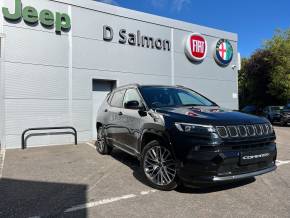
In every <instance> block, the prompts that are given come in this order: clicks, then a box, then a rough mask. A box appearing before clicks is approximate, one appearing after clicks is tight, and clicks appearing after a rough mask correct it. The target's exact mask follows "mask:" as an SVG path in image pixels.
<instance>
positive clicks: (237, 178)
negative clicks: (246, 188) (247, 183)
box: [213, 165, 277, 182]
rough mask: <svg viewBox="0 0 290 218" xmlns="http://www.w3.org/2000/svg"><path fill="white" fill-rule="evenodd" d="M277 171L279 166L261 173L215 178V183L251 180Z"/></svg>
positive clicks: (260, 171)
mask: <svg viewBox="0 0 290 218" xmlns="http://www.w3.org/2000/svg"><path fill="white" fill-rule="evenodd" d="M276 169H277V166H276V165H274V166H272V167H270V168H266V169H263V170H259V171H255V172H251V173H245V174H240V175H235V176H223V177H220V176H214V177H213V182H225V181H232V180H240V179H247V178H251V177H255V176H259V175H262V174H265V173H269V172H272V171H274V170H276Z"/></svg>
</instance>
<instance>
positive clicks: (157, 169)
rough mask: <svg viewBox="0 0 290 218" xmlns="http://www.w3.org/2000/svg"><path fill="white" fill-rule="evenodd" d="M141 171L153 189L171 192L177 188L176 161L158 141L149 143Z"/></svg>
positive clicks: (143, 155)
mask: <svg viewBox="0 0 290 218" xmlns="http://www.w3.org/2000/svg"><path fill="white" fill-rule="evenodd" d="M141 171H142V174H143V176H144V178H145V179H146V181H147V182H148V183H149V185H150V186H152V187H153V188H156V189H159V190H164V191H169V190H172V189H174V188H176V187H177V182H176V178H177V175H176V161H175V159H174V157H173V155H172V152H171V151H170V149H168V148H167V147H165V146H163V145H161V143H160V142H159V141H157V140H154V141H151V142H149V143H148V144H147V145H146V146H145V147H144V149H143V151H142V157H141Z"/></svg>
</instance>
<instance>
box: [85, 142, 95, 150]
mask: <svg viewBox="0 0 290 218" xmlns="http://www.w3.org/2000/svg"><path fill="white" fill-rule="evenodd" d="M86 144H87V145H88V146H90V147H92V148H93V149H96V146H95V145H93V144H92V143H90V142H87V143H86Z"/></svg>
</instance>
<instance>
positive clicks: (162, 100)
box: [96, 84, 277, 190]
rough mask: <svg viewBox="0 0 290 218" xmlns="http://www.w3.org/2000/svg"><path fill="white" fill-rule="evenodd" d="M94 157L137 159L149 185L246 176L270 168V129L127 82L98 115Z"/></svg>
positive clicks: (172, 89) (202, 102)
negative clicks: (120, 154) (112, 155)
mask: <svg viewBox="0 0 290 218" xmlns="http://www.w3.org/2000/svg"><path fill="white" fill-rule="evenodd" d="M96 127H97V132H98V138H97V142H96V148H97V151H98V152H99V153H100V154H109V153H110V152H111V151H112V148H113V147H116V148H118V149H121V150H122V151H124V152H126V153H128V154H130V155H133V156H135V157H137V158H138V159H139V160H140V166H141V172H142V175H143V176H144V178H145V179H146V181H147V183H148V185H150V186H152V187H154V188H157V189H160V190H171V189H174V188H175V187H177V185H178V184H183V185H186V186H192V185H196V184H212V183H221V182H228V181H236V180H241V179H246V178H252V177H255V176H257V175H261V174H264V173H268V172H271V171H273V170H275V169H276V165H275V161H276V155H277V151H276V144H275V139H276V137H275V132H274V130H273V128H272V125H271V123H270V122H269V121H268V120H267V119H265V118H261V117H257V116H254V115H249V114H244V113H241V112H235V111H230V110H225V109H222V108H221V107H219V106H218V105H217V104H216V103H214V102H213V101H211V100H209V99H208V98H206V97H204V96H203V95H201V94H199V93H197V92H195V91H193V90H191V89H188V88H185V87H182V86H159V85H158V86H157V85H150V86H149V85H137V84H135V85H127V86H122V87H119V88H117V89H115V90H113V91H112V92H111V93H110V94H108V96H107V97H106V99H105V101H104V102H103V103H102V105H101V107H100V109H99V111H98V115H97V123H96Z"/></svg>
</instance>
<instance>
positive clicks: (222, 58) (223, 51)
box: [214, 39, 234, 66]
mask: <svg viewBox="0 0 290 218" xmlns="http://www.w3.org/2000/svg"><path fill="white" fill-rule="evenodd" d="M233 53H234V52H233V47H232V45H231V43H230V41H229V40H227V39H220V40H218V41H217V43H216V46H215V51H214V59H215V60H216V62H217V63H218V64H219V65H222V66H227V65H228V64H229V63H230V62H231V61H232V59H233Z"/></svg>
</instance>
